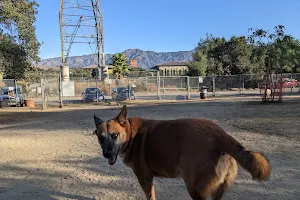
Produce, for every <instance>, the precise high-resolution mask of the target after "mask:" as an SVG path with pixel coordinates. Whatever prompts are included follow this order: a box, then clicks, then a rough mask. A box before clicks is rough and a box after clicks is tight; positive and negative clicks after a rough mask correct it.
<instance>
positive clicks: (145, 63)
mask: <svg viewBox="0 0 300 200" xmlns="http://www.w3.org/2000/svg"><path fill="white" fill-rule="evenodd" d="M192 52H193V51H178V52H160V53H157V52H154V51H143V50H140V49H128V50H125V51H123V53H124V54H125V55H126V56H127V58H128V60H130V59H131V58H133V57H134V58H136V59H137V60H138V67H140V68H144V69H150V68H151V67H154V66H155V65H158V64H161V63H164V62H168V61H189V60H191V58H192ZM112 55H113V54H107V55H105V60H106V63H107V64H109V63H111V57H112ZM96 61H97V55H96V54H90V55H83V56H73V57H69V60H68V64H69V66H70V67H75V68H82V67H85V66H89V65H95V64H96V63H97V62H96ZM60 63H61V58H50V59H44V60H41V62H40V63H38V64H37V65H38V66H43V67H53V66H59V65H60Z"/></svg>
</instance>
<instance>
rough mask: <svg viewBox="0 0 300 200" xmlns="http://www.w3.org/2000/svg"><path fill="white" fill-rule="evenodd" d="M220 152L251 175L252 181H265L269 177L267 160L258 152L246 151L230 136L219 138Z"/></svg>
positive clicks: (269, 167) (269, 169)
mask: <svg viewBox="0 0 300 200" xmlns="http://www.w3.org/2000/svg"><path fill="white" fill-rule="evenodd" d="M220 140H221V141H220V144H221V145H220V147H221V148H220V150H221V151H223V152H226V153H228V154H229V155H231V156H232V157H233V158H234V159H235V160H236V161H237V162H238V163H239V164H240V165H241V166H242V167H243V168H244V169H246V170H247V171H248V172H249V173H250V174H251V175H252V178H253V180H258V181H266V180H268V179H269V177H270V173H271V166H270V163H269V161H268V159H267V158H266V157H265V156H264V155H263V154H262V153H259V152H252V151H247V150H245V148H244V147H243V146H242V145H241V144H240V143H239V142H238V141H236V140H235V139H234V138H233V137H231V136H230V135H227V134H226V135H224V136H221V137H220Z"/></svg>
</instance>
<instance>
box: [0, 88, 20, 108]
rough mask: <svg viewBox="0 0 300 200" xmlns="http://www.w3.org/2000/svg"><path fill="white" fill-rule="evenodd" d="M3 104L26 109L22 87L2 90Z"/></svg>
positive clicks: (0, 99)
mask: <svg viewBox="0 0 300 200" xmlns="http://www.w3.org/2000/svg"><path fill="white" fill-rule="evenodd" d="M0 101H1V104H7V105H8V106H21V107H24V94H23V92H22V89H21V88H20V87H17V88H16V87H3V88H1V90H0Z"/></svg>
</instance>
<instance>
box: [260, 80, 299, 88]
mask: <svg viewBox="0 0 300 200" xmlns="http://www.w3.org/2000/svg"><path fill="white" fill-rule="evenodd" d="M273 84H274V85H273V87H274V88H275V89H279V88H280V81H279V80H278V81H277V82H276V83H273ZM299 85H300V83H299V82H298V81H297V80H293V79H292V80H291V79H285V80H282V88H295V87H299ZM265 87H266V85H265V83H262V84H259V89H265ZM267 89H270V87H268V88H267Z"/></svg>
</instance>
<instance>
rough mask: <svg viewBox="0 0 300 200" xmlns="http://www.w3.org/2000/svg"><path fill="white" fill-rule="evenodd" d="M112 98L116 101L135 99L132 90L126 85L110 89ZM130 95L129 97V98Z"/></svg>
mask: <svg viewBox="0 0 300 200" xmlns="http://www.w3.org/2000/svg"><path fill="white" fill-rule="evenodd" d="M111 96H112V99H113V100H116V101H124V100H129V99H130V100H135V96H134V92H133V91H132V90H131V89H129V88H127V87H117V88H114V89H113V90H112V94H111ZM129 97H130V98H129Z"/></svg>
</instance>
